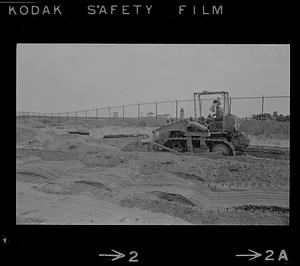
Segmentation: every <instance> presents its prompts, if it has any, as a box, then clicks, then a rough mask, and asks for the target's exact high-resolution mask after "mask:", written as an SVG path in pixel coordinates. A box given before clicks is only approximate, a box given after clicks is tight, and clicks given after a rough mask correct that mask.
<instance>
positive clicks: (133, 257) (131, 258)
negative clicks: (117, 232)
mask: <svg viewBox="0 0 300 266" xmlns="http://www.w3.org/2000/svg"><path fill="white" fill-rule="evenodd" d="M129 255H132V257H130V258H129V262H138V261H139V260H138V259H137V256H138V253H137V252H136V251H130V253H129Z"/></svg>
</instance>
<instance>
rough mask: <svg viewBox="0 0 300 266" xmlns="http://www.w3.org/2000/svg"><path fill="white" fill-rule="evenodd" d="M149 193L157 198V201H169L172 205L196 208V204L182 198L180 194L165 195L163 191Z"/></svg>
mask: <svg viewBox="0 0 300 266" xmlns="http://www.w3.org/2000/svg"><path fill="white" fill-rule="evenodd" d="M149 193H151V194H153V195H155V196H157V197H158V198H159V199H162V200H167V201H171V202H174V203H180V204H184V205H190V206H196V204H195V203H194V202H192V201H191V200H189V199H187V198H186V197H183V196H182V195H180V194H176V193H166V192H163V191H153V192H149Z"/></svg>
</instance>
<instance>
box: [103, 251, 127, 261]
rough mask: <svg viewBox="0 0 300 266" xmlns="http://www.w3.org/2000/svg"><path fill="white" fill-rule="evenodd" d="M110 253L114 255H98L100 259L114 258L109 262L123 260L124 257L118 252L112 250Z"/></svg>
mask: <svg viewBox="0 0 300 266" xmlns="http://www.w3.org/2000/svg"><path fill="white" fill-rule="evenodd" d="M112 251H113V252H114V253H115V254H99V256H100V257H114V258H112V259H111V261H114V260H118V259H121V258H124V257H125V255H124V254H123V253H121V252H118V251H116V250H114V249H112Z"/></svg>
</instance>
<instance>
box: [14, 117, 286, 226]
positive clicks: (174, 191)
mask: <svg viewBox="0 0 300 266" xmlns="http://www.w3.org/2000/svg"><path fill="white" fill-rule="evenodd" d="M70 130H88V131H89V132H90V135H86V136H85V135H73V134H68V131H70ZM151 130H152V128H151V127H145V126H140V125H138V124H128V123H125V122H124V123H115V124H114V123H112V122H109V121H90V122H88V121H87V122H80V123H77V122H76V123H75V122H64V123H52V122H49V123H42V122H40V121H38V120H33V119H31V120H20V121H18V123H17V179H16V181H17V182H16V219H17V224H168V225H172V224H206V225H207V224H209V225H210V224H212V225H219V224H243V225H245V224H247V225H248V224H250V225H255V224H267V225H269V224H270V225H274V224H275V225H287V224H288V223H289V161H286V160H273V159H262V158H255V157H248V156H236V157H224V156H214V157H212V156H207V157H205V156H186V155H182V156H181V155H180V156H178V155H174V154H170V153H168V152H145V151H144V149H143V147H139V146H137V145H135V141H136V139H135V138H122V139H103V135H105V134H118V133H123V134H136V133H147V134H150V133H151Z"/></svg>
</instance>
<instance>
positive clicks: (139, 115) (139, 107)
mask: <svg viewBox="0 0 300 266" xmlns="http://www.w3.org/2000/svg"><path fill="white" fill-rule="evenodd" d="M138 119H140V104H139V103H138Z"/></svg>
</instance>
